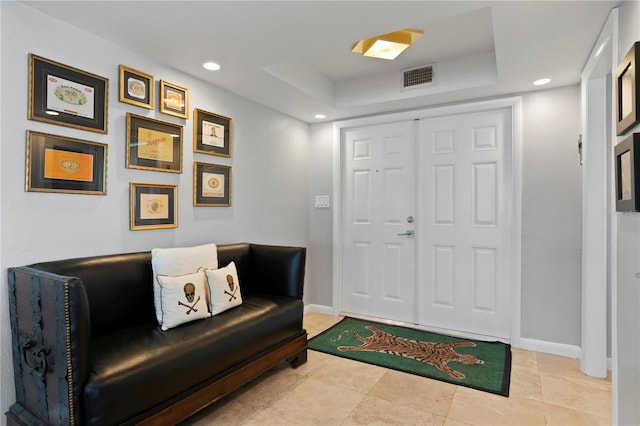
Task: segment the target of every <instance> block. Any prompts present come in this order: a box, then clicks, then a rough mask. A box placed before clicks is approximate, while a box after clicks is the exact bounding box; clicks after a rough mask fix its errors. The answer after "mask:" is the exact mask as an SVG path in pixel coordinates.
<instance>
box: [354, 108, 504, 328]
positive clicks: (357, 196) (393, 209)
mask: <svg viewBox="0 0 640 426" xmlns="http://www.w3.org/2000/svg"><path fill="white" fill-rule="evenodd" d="M511 135H512V132H511V110H510V109H502V110H494V111H487V112H479V113H473V114H465V115H458V116H451V117H443V118H434V119H424V120H416V121H407V122H399V123H389V124H380V125H374V126H367V127H361V128H354V129H349V130H346V131H345V132H344V137H343V147H344V158H345V162H344V164H345V169H344V178H345V179H344V182H345V188H344V211H343V218H344V226H343V229H344V235H343V261H342V265H343V267H342V270H343V277H342V306H343V310H344V311H345V312H351V313H355V314H361V315H368V316H374V317H380V318H386V319H391V320H397V321H403V322H412V323H418V324H422V325H426V326H431V327H439V328H445V329H453V330H459V331H463V332H467V333H473V334H483V335H489V336H495V337H502V338H508V337H509V335H510V293H511V292H510V290H511V288H510V287H511V282H510V274H511V236H512V233H511V229H512V223H511V218H512V210H511V208H512V207H511V206H512V205H513V203H512V199H511V194H512V193H513V188H512V162H511Z"/></svg>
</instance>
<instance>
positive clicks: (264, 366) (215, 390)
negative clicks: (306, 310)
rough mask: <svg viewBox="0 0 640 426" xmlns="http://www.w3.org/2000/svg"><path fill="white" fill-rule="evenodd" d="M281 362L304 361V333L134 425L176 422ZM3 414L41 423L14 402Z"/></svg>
mask: <svg viewBox="0 0 640 426" xmlns="http://www.w3.org/2000/svg"><path fill="white" fill-rule="evenodd" d="M283 361H286V362H288V363H290V364H291V366H292V367H293V368H297V367H298V366H300V365H302V364H304V363H305V362H306V361H307V334H306V332H305V333H304V334H303V335H301V336H299V337H296V338H295V339H294V340H291V341H290V342H288V343H285V344H284V345H282V346H280V347H278V348H276V349H274V350H272V351H270V352H267V353H265V354H264V355H263V356H261V357H260V358H258V359H256V360H254V361H252V362H250V363H248V364H246V365H245V366H243V367H241V368H239V369H238V370H235V371H234V372H232V373H229V374H228V375H226V376H224V377H221V378H220V379H219V380H216V381H215V382H213V383H210V384H209V385H207V386H206V387H204V388H202V389H200V390H199V391H197V392H195V393H193V394H191V395H189V396H187V397H185V398H183V399H181V400H179V401H177V402H176V403H175V404H173V405H171V406H169V407H167V408H165V409H163V410H162V411H159V412H157V413H155V414H153V415H152V416H150V417H147V418H145V419H143V420H140V421H139V422H137V423H134V424H139V425H163V426H164V425H168V424H177V423H178V422H180V421H183V420H185V419H187V418H189V417H191V416H192V415H194V414H195V413H197V412H198V411H200V410H202V409H204V408H206V407H207V406H209V405H211V404H213V403H214V402H216V401H218V400H219V399H220V398H222V397H224V396H225V395H228V394H230V393H231V392H233V391H234V390H236V389H238V388H240V387H241V386H243V385H245V384H247V383H248V382H250V381H251V380H253V379H255V378H257V377H259V376H260V375H261V374H263V373H265V372H266V371H268V370H270V369H271V368H273V367H275V366H276V365H278V364H280V363H281V362H283ZM6 415H7V425H9V426H14V425H16V426H35V425H43V423H42V422H41V421H39V420H38V419H36V418H35V417H34V416H33V415H32V414H31V413H29V412H28V411H26V410H24V409H19V407H17V404H16V405H14V406H13V407H12V408H11V410H10V411H9V412H7V413H6Z"/></svg>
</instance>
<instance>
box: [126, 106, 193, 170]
mask: <svg viewBox="0 0 640 426" xmlns="http://www.w3.org/2000/svg"><path fill="white" fill-rule="evenodd" d="M127 168H129V169H145V170H156V171H161V172H171V173H182V126H180V125H177V124H173V123H168V122H166V121H160V120H155V119H153V118H147V117H143V116H140V115H136V114H131V113H127Z"/></svg>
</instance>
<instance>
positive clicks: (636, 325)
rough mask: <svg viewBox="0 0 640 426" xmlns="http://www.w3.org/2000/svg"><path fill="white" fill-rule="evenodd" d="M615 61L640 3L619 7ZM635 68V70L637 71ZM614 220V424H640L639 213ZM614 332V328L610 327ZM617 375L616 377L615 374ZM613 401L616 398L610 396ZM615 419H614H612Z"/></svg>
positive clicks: (630, 38) (631, 37) (637, 19)
mask: <svg viewBox="0 0 640 426" xmlns="http://www.w3.org/2000/svg"><path fill="white" fill-rule="evenodd" d="M618 31H619V33H618V58H617V60H618V61H621V60H622V58H623V57H624V56H625V55H626V54H627V52H628V51H629V49H630V48H631V46H632V45H633V43H634V42H636V41H640V2H638V1H625V2H622V4H621V6H620V14H619V28H618ZM637 72H638V71H636V73H637ZM638 132H640V125H636V126H635V127H633V128H631V129H630V130H629V131H627V133H625V135H623V136H621V137H618V138H617V139H618V142H620V141H622V140H624V139H625V138H627V137H629V136H630V135H631V134H633V133H638ZM616 219H617V226H618V229H617V247H615V249H616V252H617V256H618V259H617V265H615V266H614V267H615V268H616V276H617V283H616V284H615V289H614V291H613V294H614V297H615V302H614V303H615V304H616V310H615V311H614V313H615V315H616V319H615V320H614V321H615V322H616V323H617V336H616V338H615V340H614V342H617V348H616V352H617V355H618V359H617V363H618V369H617V370H618V371H617V375H614V382H613V385H614V387H615V390H614V392H615V393H616V394H617V406H616V407H614V413H615V412H616V411H617V415H618V419H617V420H618V424H620V425H638V424H640V405H639V404H638V401H640V355H638V354H640V279H638V277H636V274H637V273H640V213H616ZM614 331H616V330H615V329H614ZM616 376H617V377H616ZM614 402H616V400H615V399H614ZM614 421H615V418H614Z"/></svg>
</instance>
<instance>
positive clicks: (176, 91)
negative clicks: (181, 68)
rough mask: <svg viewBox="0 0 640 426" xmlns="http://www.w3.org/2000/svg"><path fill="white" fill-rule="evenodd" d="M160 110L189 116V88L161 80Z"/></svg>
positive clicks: (178, 115) (175, 114)
mask: <svg viewBox="0 0 640 426" xmlns="http://www.w3.org/2000/svg"><path fill="white" fill-rule="evenodd" d="M160 112H163V113H165V114H169V115H173V116H176V117H180V118H189V89H187V88H186V87H181V86H178V85H177V84H172V83H169V82H166V81H164V80H160Z"/></svg>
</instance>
